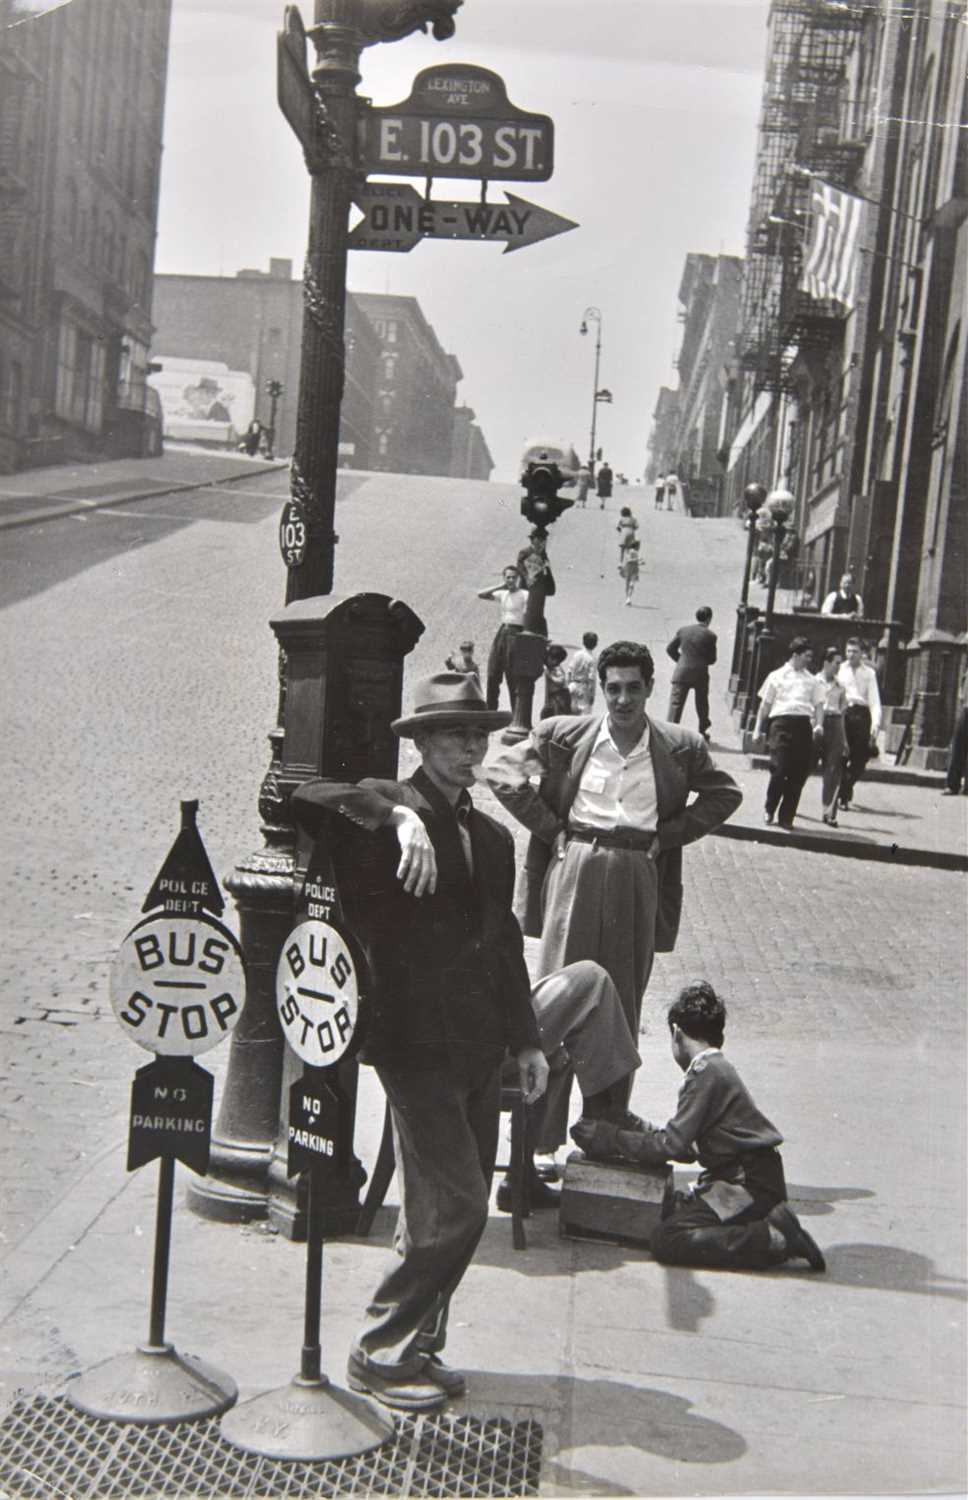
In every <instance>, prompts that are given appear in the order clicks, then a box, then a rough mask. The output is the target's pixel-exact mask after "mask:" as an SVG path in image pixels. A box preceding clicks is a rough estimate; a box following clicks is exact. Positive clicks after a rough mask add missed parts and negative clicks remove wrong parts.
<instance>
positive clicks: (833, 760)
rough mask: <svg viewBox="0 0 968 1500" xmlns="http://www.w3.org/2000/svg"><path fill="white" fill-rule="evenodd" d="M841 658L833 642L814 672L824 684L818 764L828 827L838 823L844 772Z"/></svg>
mask: <svg viewBox="0 0 968 1500" xmlns="http://www.w3.org/2000/svg"><path fill="white" fill-rule="evenodd" d="M842 660H843V658H842V657H841V654H840V652H839V651H838V650H837V647H836V646H828V648H827V650H826V651H825V652H824V656H823V665H822V666H821V668H820V671H819V672H818V673H817V681H818V682H819V683H820V686H821V687H822V688H823V692H824V698H823V705H822V707H823V724H822V727H823V739H822V740H821V765H822V771H823V787H822V790H821V801H822V803H823V820H824V822H825V823H828V824H829V825H830V827H831V828H836V826H837V804H838V802H839V800H840V783H841V781H842V780H843V775H844V759H845V756H846V754H847V740H846V737H845V735H844V709H845V708H846V707H847V690H846V688H845V687H844V686H843V684H842V683H840V682H838V681H837V673H838V671H839V670H840V663H841V661H842Z"/></svg>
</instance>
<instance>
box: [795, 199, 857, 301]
mask: <svg viewBox="0 0 968 1500" xmlns="http://www.w3.org/2000/svg"><path fill="white" fill-rule="evenodd" d="M863 210H864V203H863V199H861V198H854V197H852V196H851V194H850V193H842V192H841V191H840V189H839V188H835V187H831V186H830V184H829V182H822V181H821V180H820V178H819V177H814V178H812V179H811V182H810V212H811V235H810V247H809V249H808V251H807V254H806V257H805V259H804V262H803V271H802V272H801V275H800V285H801V287H802V288H803V290H804V291H805V292H809V293H810V296H811V297H816V298H817V299H818V301H823V300H825V299H826V300H832V301H834V302H842V303H843V305H844V306H845V307H847V308H852V307H853V306H854V305H855V300H856V280H857V240H858V236H859V234H860V227H861V216H862V214H863Z"/></svg>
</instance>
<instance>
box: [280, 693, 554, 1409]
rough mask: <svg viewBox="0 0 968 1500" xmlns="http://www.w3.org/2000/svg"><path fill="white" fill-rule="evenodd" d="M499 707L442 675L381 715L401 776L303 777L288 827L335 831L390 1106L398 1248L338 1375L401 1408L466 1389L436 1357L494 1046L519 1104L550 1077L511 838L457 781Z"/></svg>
mask: <svg viewBox="0 0 968 1500" xmlns="http://www.w3.org/2000/svg"><path fill="white" fill-rule="evenodd" d="M510 719H511V715H510V714H509V713H505V712H503V711H497V710H491V709H489V708H488V707H487V703H486V702H485V699H484V697H483V696H482V694H481V689H480V685H479V684H478V682H477V680H476V678H474V677H470V676H467V675H466V674H464V673H457V672H439V673H437V674H436V675H435V676H433V677H429V678H426V679H425V680H424V681H422V682H419V683H418V684H417V687H416V691H415V702H414V708H413V711H412V713H410V714H409V715H407V716H405V717H404V718H402V719H397V720H396V721H395V722H394V724H393V725H392V728H393V730H394V732H395V733H396V734H398V735H400V736H403V737H406V738H409V739H412V740H413V741H414V744H415V745H416V747H417V750H418V752H419V754H420V761H421V763H420V766H419V767H418V769H417V770H416V771H415V772H414V774H413V776H412V777H410V778H409V779H408V780H406V781H383V780H376V779H367V780H365V781H361V782H359V783H358V784H356V785H351V784H347V783H337V782H326V781H310V782H307V783H305V784H304V785H303V786H302V787H300V788H299V790H298V791H297V792H295V793H294V795H293V799H292V805H293V813H294V815H295V817H296V819H297V821H298V822H299V823H300V824H301V826H302V827H303V828H305V829H306V830H307V831H308V832H309V833H311V834H312V835H313V836H319V835H321V834H325V836H326V837H327V838H328V839H329V840H330V842H331V846H332V852H333V859H334V864H335V870H336V878H337V883H338V885H339V890H340V896H341V898H342V901H343V906H344V910H345V915H346V920H347V922H348V923H349V924H350V926H351V927H352V928H353V930H354V931H355V933H356V935H357V936H358V938H359V939H360V941H361V942H362V944H363V946H364V948H365V950H366V953H367V957H368V960H369V963H370V967H371V970H372V976H373V991H374V993H373V996H372V1004H371V1009H370V1016H369V1023H368V1030H367V1037H366V1042H365V1046H364V1049H363V1051H362V1053H361V1056H362V1057H363V1059H364V1061H366V1062H369V1063H372V1064H373V1065H374V1066H375V1068H376V1070H377V1073H378V1075H379V1078H380V1081H381V1083H382V1084H383V1087H384V1090H385V1092H386V1096H387V1100H388V1102H389V1105H390V1112H391V1117H392V1121H393V1138H394V1149H395V1153H396V1161H397V1175H398V1181H399V1183H400V1192H401V1210H400V1219H399V1223H398V1225H397V1232H396V1240H395V1249H396V1252H397V1256H398V1259H397V1260H396V1263H395V1264H394V1265H393V1266H392V1267H391V1268H390V1269H389V1270H388V1271H387V1273H386V1274H385V1275H384V1277H383V1280H382V1281H381V1283H380V1285H379V1287H378V1288H377V1291H376V1293H375V1294H374V1297H373V1300H372V1302H371V1303H370V1306H369V1308H368V1309H367V1316H366V1321H365V1323H364V1326H363V1328H362V1329H361V1331H360V1333H359V1335H358V1336H357V1338H356V1340H355V1342H354V1345H353V1348H352V1351H351V1353H350V1360H349V1370H348V1377H349V1384H350V1386H351V1387H352V1388H353V1389H354V1390H359V1391H365V1392H367V1393H368V1394H370V1395H373V1396H375V1397H377V1398H378V1399H379V1400H381V1401H382V1402H384V1403H385V1404H386V1405H389V1406H392V1407H397V1408H400V1409H402V1410H407V1411H427V1410H433V1409H434V1408H437V1407H439V1406H441V1405H443V1403H444V1402H445V1400H446V1399H447V1397H448V1396H457V1395H460V1394H462V1392H463V1390H464V1378H463V1376H462V1375H460V1374H459V1373H458V1372H457V1371H455V1370H452V1369H449V1368H448V1367H447V1366H446V1365H444V1364H443V1363H442V1361H441V1358H440V1353H441V1350H442V1349H443V1346H444V1340H445V1336H446V1328H447V1309H448V1304H449V1302H450V1298H451V1295H452V1294H453V1292H454V1291H455V1289H456V1287H457V1285H458V1283H459V1282H460V1280H461V1277H462V1276H463V1274H464V1272H465V1270H466V1269H467V1266H468V1265H469V1263H470V1261H471V1258H472V1257H473V1254H474V1251H475V1249H476V1247H477V1243H478V1241H479V1239H480V1237H481V1235H482V1234H483V1232H484V1227H485V1225H486V1223H487V1216H488V1200H489V1191H490V1180H491V1173H492V1171H493V1167H494V1158H495V1154H496V1150H497V1137H498V1120H499V1115H500V1092H501V1083H500V1077H501V1064H502V1061H503V1059H504V1057H505V1054H506V1052H507V1051H508V1050H510V1052H511V1053H512V1054H513V1055H514V1056H516V1058H517V1063H518V1070H519V1076H520V1082H521V1087H522V1090H523V1092H524V1093H525V1095H526V1097H527V1099H528V1101H529V1102H533V1101H535V1100H536V1099H538V1098H539V1097H540V1096H541V1094H542V1093H543V1092H544V1089H545V1085H546V1082H547V1077H548V1065H547V1062H546V1061H545V1057H544V1054H543V1053H542V1051H541V1044H540V1039H539V1033H538V1027H537V1024H536V1021H535V1016H534V1012H533V1011H532V1007H531V984H530V980H529V978H528V972H527V969H526V968H525V963H524V945H523V941H522V937H521V929H520V928H519V926H518V924H517V921H516V919H515V917H514V914H513V912H512V906H511V903H512V897H513V891H514V845H513V841H512V838H511V835H510V833H509V832H508V830H507V829H506V828H504V827H503V826H502V825H501V824H500V823H497V822H495V821H494V820H493V819H492V818H489V817H487V816H486V815H485V814H484V813H482V812H479V811H478V810H477V808H475V806H474V804H473V802H472V801H471V798H470V794H469V791H468V788H469V787H470V786H471V785H472V784H473V782H474V780H475V779H476V778H475V769H476V767H478V766H479V765H480V763H481V761H482V760H483V758H484V754H485V752H486V750H487V744H488V737H489V735H490V733H491V731H492V730H495V729H502V728H504V727H505V726H506V725H507V724H508V723H509V722H510ZM328 814H337V816H336V817H332V818H328V817H327V815H328Z"/></svg>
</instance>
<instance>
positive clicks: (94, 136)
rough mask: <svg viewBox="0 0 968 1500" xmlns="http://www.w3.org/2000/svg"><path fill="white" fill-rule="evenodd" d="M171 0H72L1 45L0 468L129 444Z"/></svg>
mask: <svg viewBox="0 0 968 1500" xmlns="http://www.w3.org/2000/svg"><path fill="white" fill-rule="evenodd" d="M170 11H171V0H151V4H147V3H145V0H71V4H70V5H68V6H64V7H62V8H60V9H58V10H54V11H51V12H49V13H48V14H46V15H40V16H33V17H30V18H29V19H26V20H22V21H20V22H19V23H18V24H16V25H11V26H7V27H6V28H5V29H4V32H3V46H2V51H0V470H5V471H7V472H10V471H12V470H15V469H18V468H25V467H28V466H32V465H37V464H46V463H58V462H67V461H69V460H75V459H78V460H84V459H93V458H97V457H103V456H121V455H123V454H139V453H142V452H144V451H146V446H147V445H149V444H150V443H151V442H152V441H153V439H154V438H155V437H156V435H157V427H156V423H155V421H154V416H155V413H154V411H153V405H152V398H151V395H150V393H149V391H148V388H147V385H146V378H145V377H146V367H147V363H148V348H149V345H150V340H151V273H152V265H153V260H154V245H155V234H156V227H157V215H158V187H159V175H160V169H161V146H162V123H163V116H164V100H165V82H166V74H167V64H168V33H169V24H170Z"/></svg>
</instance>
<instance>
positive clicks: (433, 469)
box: [153, 259, 493, 479]
mask: <svg viewBox="0 0 968 1500" xmlns="http://www.w3.org/2000/svg"><path fill="white" fill-rule="evenodd" d="M154 318H155V326H156V333H155V341H154V348H153V357H154V358H156V359H158V360H159V361H161V362H162V363H164V359H165V356H166V355H167V356H169V357H181V358H186V357H187V358H191V359H205V358H208V359H215V360H220V361H223V362H224V363H225V364H227V365H228V366H229V367H230V368H231V369H236V370H247V371H248V372H249V374H250V375H251V376H252V378H253V380H254V382H255V385H256V393H257V394H256V401H257V405H256V415H257V416H258V417H259V418H260V420H261V421H263V422H264V423H267V422H268V420H269V413H270V405H269V397H268V395H267V393H266V385H267V382H268V381H269V380H279V381H281V383H282V386H283V395H282V397H281V399H280V401H279V404H278V408H277V412H276V452H277V453H282V454H287V453H291V452H292V448H293V444H294V442H295V436H296V408H297V402H298V392H299V364H300V346H301V340H302V320H303V288H302V282H301V281H296V280H293V277H292V262H291V261H289V260H281V259H280V260H271V261H270V262H269V270H268V271H267V272H266V271H257V270H242V271H239V272H238V274H237V275H236V276H234V277H230V276H174V275H162V276H156V277H155V301H154ZM345 342H346V383H345V386H344V391H343V405H342V409H341V413H340V445H341V455H342V456H341V462H343V463H344V464H346V465H347V466H348V467H351V468H356V469H376V470H392V471H393V472H396V473H410V474H458V473H459V474H460V475H461V476H462V477H469V478H478V479H487V478H488V477H489V475H490V472H491V469H492V468H493V462H492V460H491V455H490V453H489V452H488V448H487V443H486V442H485V440H484V436H483V434H482V433H481V431H480V428H479V427H478V426H477V425H476V423H475V422H474V420H473V418H474V413H473V412H472V411H470V409H469V408H467V407H458V406H457V405H456V391H457V385H458V382H459V381H460V379H461V369H460V365H459V364H458V362H457V360H456V359H455V358H454V356H453V355H451V354H448V353H447V352H446V350H445V349H444V348H443V347H442V346H441V344H440V342H439V340H438V338H437V335H436V334H435V332H434V330H433V328H432V327H431V325H430V324H429V323H428V322H427V320H426V318H425V317H424V315H423V313H422V311H421V309H420V304H419V303H418V302H417V300H416V298H414V297H393V296H382V295H379V294H377V293H354V292H348V293H347V298H346V331H345Z"/></svg>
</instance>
